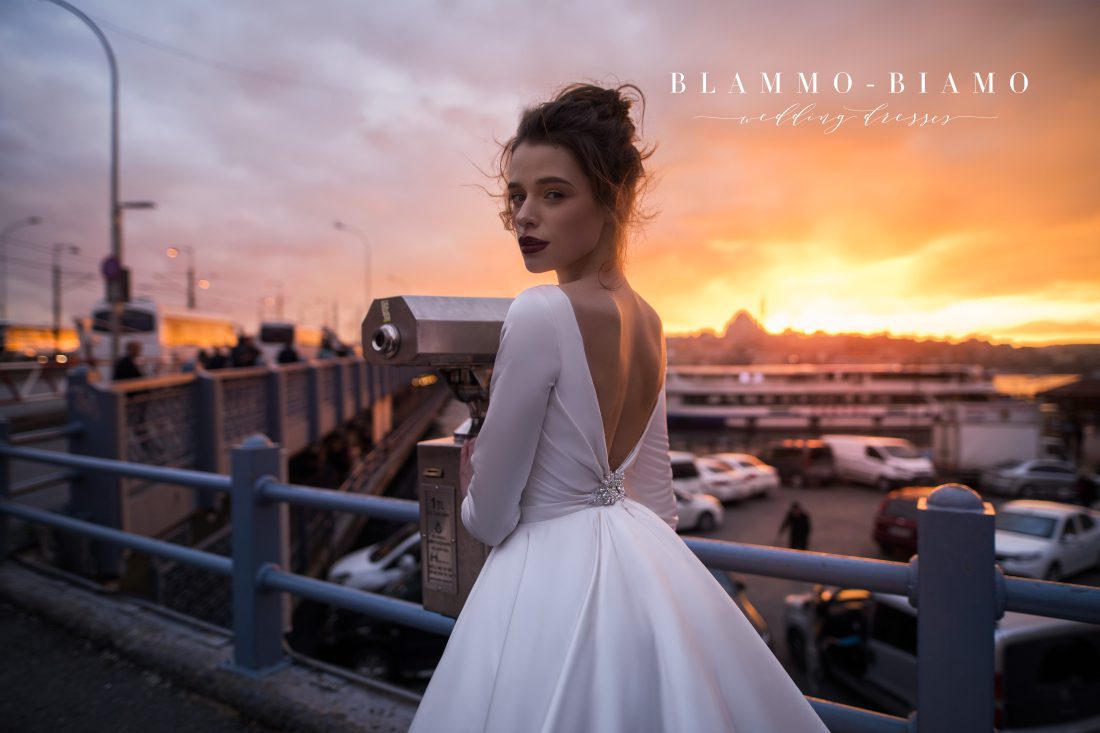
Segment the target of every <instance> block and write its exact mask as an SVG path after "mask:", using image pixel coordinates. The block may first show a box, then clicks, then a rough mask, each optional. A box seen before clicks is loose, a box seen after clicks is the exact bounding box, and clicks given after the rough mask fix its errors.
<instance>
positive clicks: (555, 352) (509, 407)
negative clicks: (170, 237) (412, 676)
mask: <svg viewBox="0 0 1100 733" xmlns="http://www.w3.org/2000/svg"><path fill="white" fill-rule="evenodd" d="M624 89H625V90H627V91H631V90H633V91H634V92H635V93H636V97H637V99H638V101H641V90H639V89H637V87H634V86H632V85H623V86H622V87H619V88H613V89H605V88H601V87H597V86H593V85H589V84H577V85H571V86H569V87H566V88H565V89H563V90H562V91H561V92H560V93H559V94H558V95H556V96H555V98H554V99H552V100H550V101H548V102H546V103H544V104H541V105H538V106H537V107H533V108H530V109H528V110H527V111H525V112H524V114H523V116H522V118H521V121H520V125H519V127H518V129H517V131H516V135H515V137H513V138H512V139H511V140H509V141H508V142H507V143H505V145H504V146H503V149H502V151H501V158H500V160H499V164H500V168H499V170H500V173H501V184H502V185H501V189H502V191H501V199H502V204H503V207H502V208H503V211H502V212H501V214H502V216H503V218H504V221H505V224H506V226H507V228H508V231H509V232H510V233H511V234H513V235H514V237H515V238H514V239H513V240H512V242H511V247H510V248H509V251H510V252H511V253H512V257H514V258H515V259H516V260H519V259H520V258H522V262H523V265H524V266H525V267H526V269H527V271H528V272H530V273H533V274H540V275H541V274H543V273H547V272H552V273H555V274H556V276H557V283H544V284H539V285H533V286H531V287H528V288H526V289H525V290H523V291H522V292H520V293H519V294H518V295H517V296H516V297H515V299H514V300H513V301H512V304H511V305H510V306H509V307H508V312H507V314H506V315H505V317H504V322H503V323H502V325H501V331H500V342H499V346H498V349H497V354H496V359H495V361H494V363H493V373H492V377H491V380H490V386H489V392H490V400H489V405H488V408H487V410H486V414H485V419H484V421H483V422H482V426H481V431H480V432H479V433H478V435H477V437H476V439H472V440H470V441H467V443H466V444H464V445H463V447H462V451H463V454H464V455H468V456H469V464H470V466H469V467H470V469H471V472H470V474H469V482H468V484H467V486H466V494H465V497H464V498H463V499H462V503H461V520H462V524H463V526H465V528H466V529H467V530H468V531H469V533H470V535H471V536H472V537H473V538H474V539H477V540H479V541H480V542H482V543H484V544H486V545H492V550H491V551H490V552H489V555H488V557H487V558H486V560H485V565H484V566H483V567H482V569H481V573H480V575H479V576H478V579H477V583H476V584H474V586H473V588H472V589H471V591H470V594H469V596H468V598H467V599H466V603H465V605H464V606H463V607H462V611H461V613H460V614H459V616H458V620H457V621H456V622H455V625H454V630H453V631H452V632H451V635H450V638H449V639H448V641H447V647H446V650H445V651H444V653H443V656H442V658H441V659H440V660H439V664H438V666H437V667H436V669H435V672H434V673H433V674H432V678H431V681H430V682H429V683H428V687H427V689H426V690H425V692H424V695H423V697H422V699H421V701H420V704H419V707H418V708H417V712H416V716H415V717H414V719H413V721H412V725H411V726H410V728H409V733H437V732H438V731H467V732H472V731H478V732H479V733H515V732H516V731H540V732H541V733H576V732H578V731H601V732H603V731H607V732H609V733H610V732H611V731H669V732H670V733H671V732H679V731H706V732H707V733H710V732H711V731H715V732H717V731H733V730H738V731H767V732H768V733H827V729H826V728H825V725H824V724H823V723H822V721H821V719H820V718H819V717H818V715H817V713H815V712H814V709H813V708H812V707H810V704H809V702H807V700H806V698H805V696H804V695H803V694H802V693H801V692H800V691H799V689H798V687H796V686H795V684H794V682H793V681H792V680H791V678H790V676H789V675H788V674H787V673H786V671H785V670H784V669H783V667H782V666H781V665H780V664H779V660H778V659H777V658H776V656H775V655H774V654H773V653H772V652H771V650H770V649H769V648H768V647H767V645H766V644H765V643H764V641H763V640H762V639H761V638H760V635H759V634H757V632H756V630H755V629H754V628H753V627H752V625H751V624H750V623H749V621H748V620H747V619H746V618H745V615H744V613H743V612H742V611H741V610H740V609H739V608H738V606H737V604H735V603H734V602H733V601H732V599H731V598H730V596H729V594H728V593H726V591H725V590H724V589H723V588H722V586H721V585H719V584H718V581H717V580H715V578H714V576H713V575H712V574H711V572H710V571H709V570H707V568H706V566H704V565H703V563H702V562H701V561H700V560H699V558H698V557H696V556H695V554H694V553H692V552H691V550H690V549H688V547H687V545H686V544H685V543H684V541H683V539H682V538H681V537H680V536H679V535H677V534H676V531H675V529H676V526H677V522H678V517H677V514H676V498H675V495H674V493H673V487H672V466H671V463H670V460H669V453H668V446H669V443H668V415H667V405H666V398H665V366H666V364H667V354H666V353H665V347H664V344H665V337H664V331H663V324H662V322H661V318H660V315H659V314H658V313H657V311H656V310H655V309H654V308H653V307H652V306H650V305H649V303H648V302H646V300H645V299H644V298H643V297H642V296H641V295H640V294H639V293H637V292H636V291H635V290H634V289H633V288H632V287H631V286H630V283H629V282H628V281H627V278H626V272H625V266H624V255H625V247H626V244H627V237H626V231H627V229H628V228H629V225H630V224H631V223H632V222H636V221H637V219H638V216H637V215H638V210H637V209H636V208H635V205H634V203H635V201H636V198H637V194H638V193H639V190H640V187H641V184H642V183H643V182H644V180H645V176H646V172H645V170H644V166H643V162H644V160H645V159H646V157H648V155H649V152H648V151H644V150H639V149H638V148H637V147H636V146H635V144H634V142H635V140H636V128H635V125H634V122H633V120H632V119H631V115H630V111H631V107H632V104H633V101H634V99H633V98H634V96H635V95H629V96H628V95H626V94H623V90H624ZM502 244H503V243H502ZM609 335H610V337H609ZM475 442H476V445H470V451H467V448H466V446H467V445H469V444H471V443H475ZM460 473H461V469H460ZM455 510H456V514H457V513H458V507H457V506H456V507H455Z"/></svg>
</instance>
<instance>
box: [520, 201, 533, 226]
mask: <svg viewBox="0 0 1100 733" xmlns="http://www.w3.org/2000/svg"><path fill="white" fill-rule="evenodd" d="M515 220H516V224H518V225H519V226H529V225H531V224H533V223H534V222H535V207H534V206H533V205H532V204H531V199H524V201H523V203H522V204H520V206H519V208H518V209H516V215H515Z"/></svg>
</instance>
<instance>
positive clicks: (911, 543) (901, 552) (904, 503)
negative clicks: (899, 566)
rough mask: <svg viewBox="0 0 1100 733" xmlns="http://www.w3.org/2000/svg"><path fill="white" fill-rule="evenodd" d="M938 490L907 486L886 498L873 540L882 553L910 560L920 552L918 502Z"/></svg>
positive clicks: (879, 511)
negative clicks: (918, 544)
mask: <svg viewBox="0 0 1100 733" xmlns="http://www.w3.org/2000/svg"><path fill="white" fill-rule="evenodd" d="M935 489H936V487H935V486H908V487H906V488H904V489H894V490H893V491H891V492H890V493H889V494H887V495H886V498H885V499H883V500H882V503H881V504H879V507H878V512H877V513H876V514H875V521H874V526H873V527H872V528H871V538H872V539H874V541H875V544H877V545H878V546H879V549H880V550H882V552H883V554H885V555H888V556H891V557H894V556H900V557H904V558H908V557H911V556H912V555H913V554H914V553H915V552H916V551H917V502H918V501H920V499H921V497H925V496H928V495H929V494H931V493H932V492H933V491H935Z"/></svg>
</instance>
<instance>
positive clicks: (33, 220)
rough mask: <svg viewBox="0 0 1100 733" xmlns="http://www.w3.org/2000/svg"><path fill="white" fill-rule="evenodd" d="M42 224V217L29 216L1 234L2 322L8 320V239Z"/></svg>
mask: <svg viewBox="0 0 1100 733" xmlns="http://www.w3.org/2000/svg"><path fill="white" fill-rule="evenodd" d="M41 223H42V217H40V216H28V217H27V218H26V219H20V220H18V221H13V222H12V223H11V224H8V225H7V226H6V227H4V230H3V231H2V232H0V266H2V267H3V269H2V270H0V321H6V320H7V319H8V237H10V236H11V235H12V234H14V233H15V231H16V230H17V229H22V228H23V227H31V226H34V225H36V224H41Z"/></svg>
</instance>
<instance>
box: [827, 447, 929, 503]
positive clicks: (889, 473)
mask: <svg viewBox="0 0 1100 733" xmlns="http://www.w3.org/2000/svg"><path fill="white" fill-rule="evenodd" d="M821 440H822V441H823V442H824V443H825V444H826V445H828V446H829V447H830V448H832V450H833V457H834V459H835V461H836V475H837V478H841V479H849V480H851V481H855V482H858V483H861V484H867V485H869V486H874V487H875V488H877V489H879V490H881V491H889V490H890V489H893V488H897V487H899V486H905V485H907V484H931V483H932V482H933V479H934V478H935V475H936V469H935V466H933V465H932V461H930V460H929V459H928V458H927V457H925V456H922V455H921V454H920V453H918V452H917V449H916V448H915V447H914V446H913V444H912V443H910V442H909V441H908V440H905V439H904V438H887V437H883V436H879V435H822V436H821Z"/></svg>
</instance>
